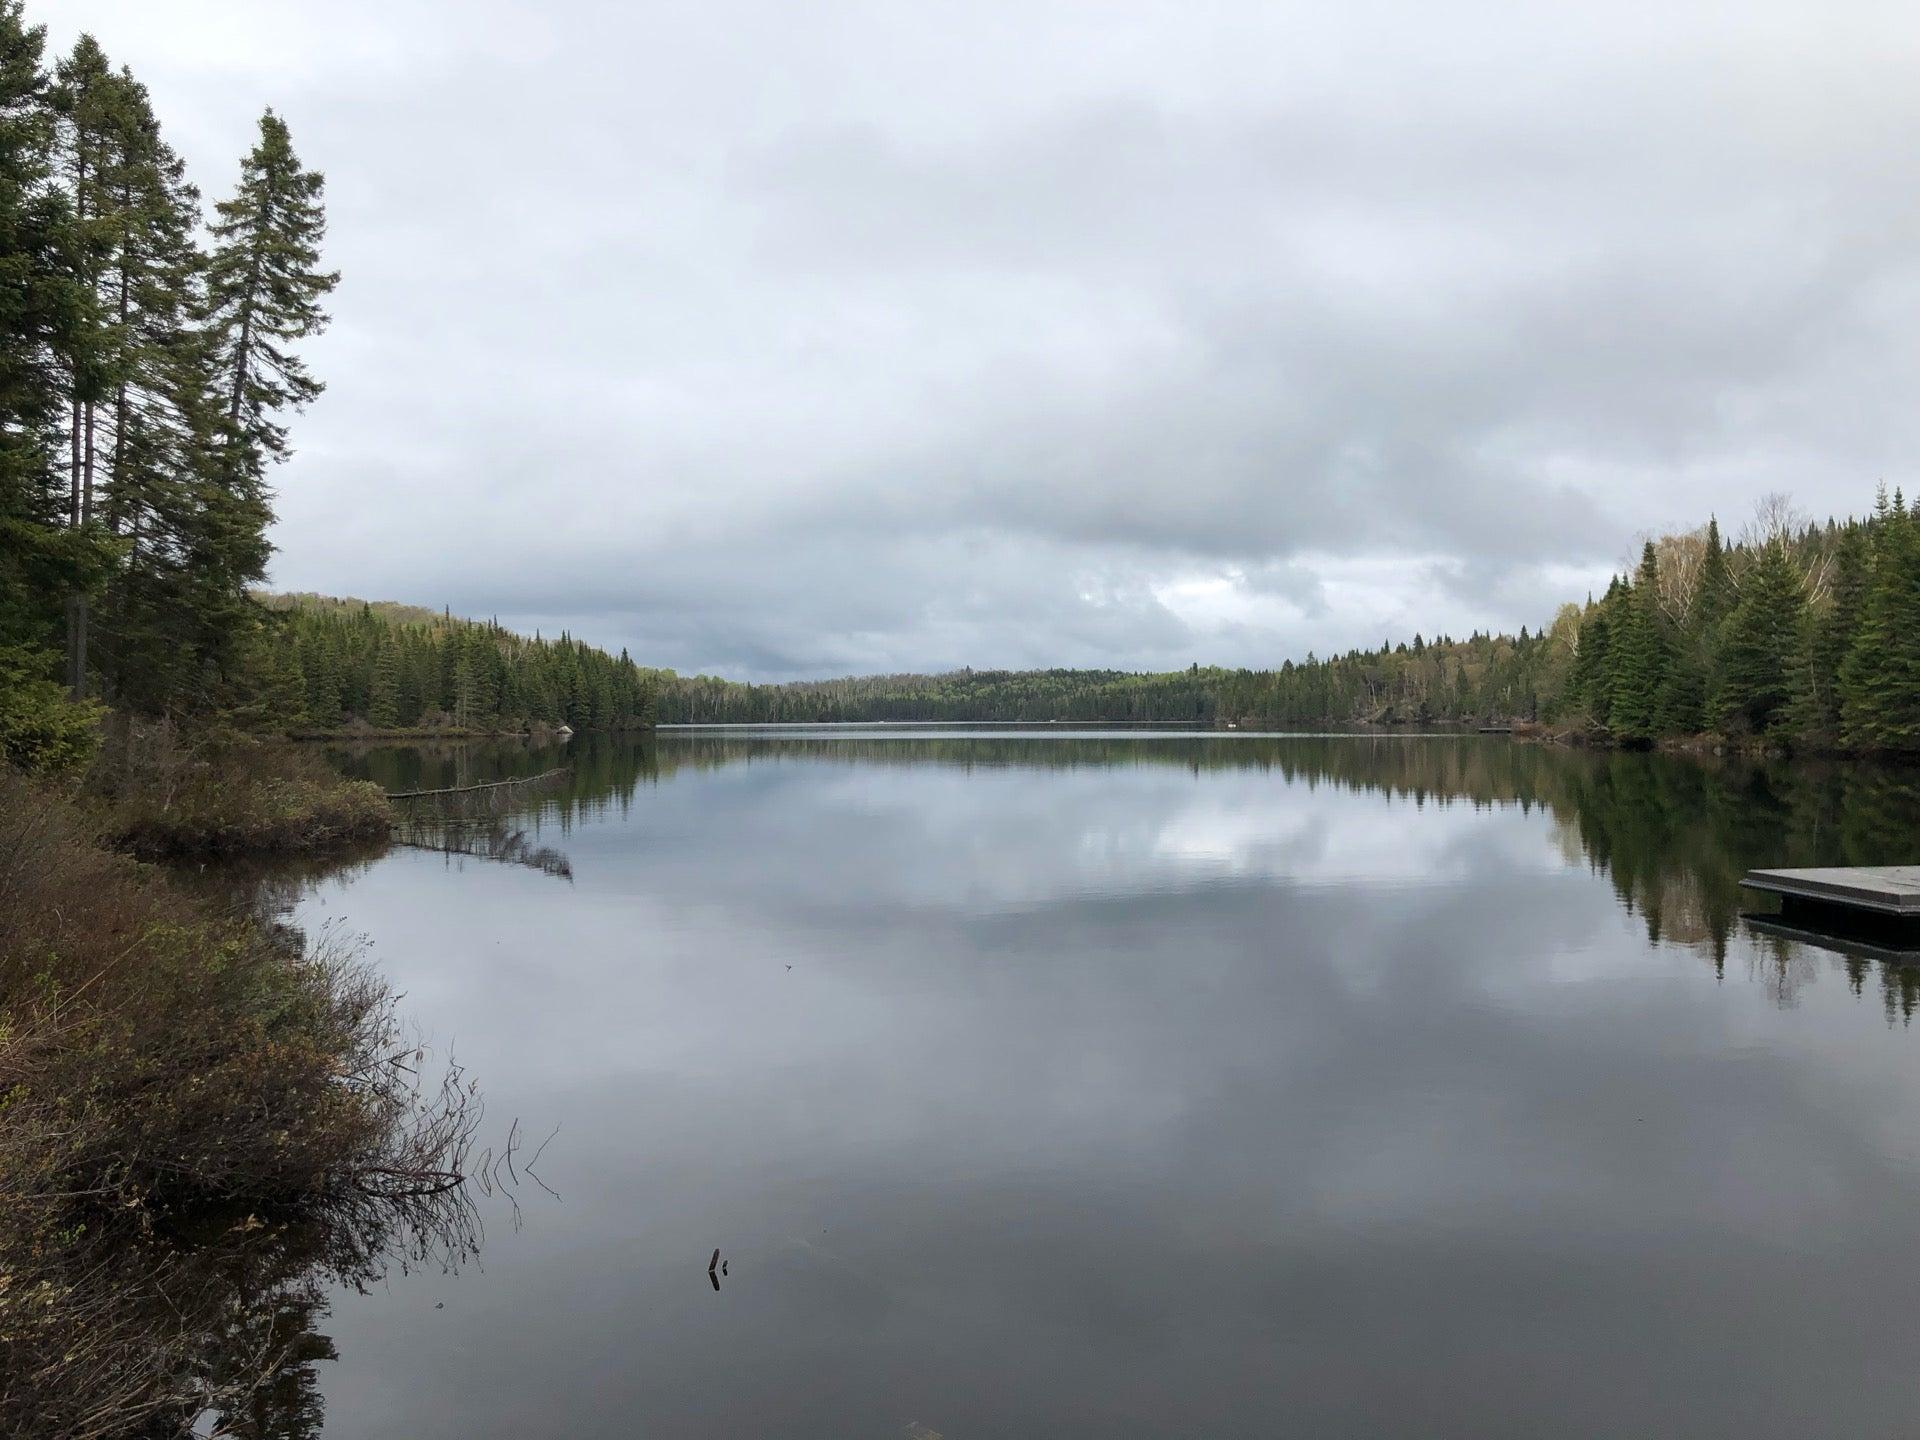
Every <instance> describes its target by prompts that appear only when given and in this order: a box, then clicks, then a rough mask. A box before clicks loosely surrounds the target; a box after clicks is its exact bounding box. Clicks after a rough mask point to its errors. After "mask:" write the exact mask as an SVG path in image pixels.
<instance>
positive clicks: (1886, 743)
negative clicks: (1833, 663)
mask: <svg viewBox="0 0 1920 1440" xmlns="http://www.w3.org/2000/svg"><path fill="white" fill-rule="evenodd" d="M1916 530H1920V519H1916V517H1915V516H1913V515H1911V514H1909V513H1908V511H1907V508H1906V505H1905V503H1904V501H1901V500H1899V499H1896V501H1895V503H1894V504H1892V505H1891V506H1889V505H1888V504H1887V503H1886V500H1885V497H1884V496H1882V497H1881V505H1880V509H1879V512H1878V514H1877V515H1876V518H1875V524H1874V527H1873V541H1872V550H1871V558H1870V561H1869V564H1870V567H1871V568H1870V572H1869V579H1868V582H1867V592H1866V596H1865V600H1864V603H1863V604H1862V606H1861V614H1860V623H1859V625H1858V628H1857V630H1856V633H1855V635H1854V639H1853V643H1852V644H1851V645H1850V646H1849V647H1848V650H1847V656H1846V660H1845V661H1844V662H1843V664H1842V665H1841V669H1840V722H1841V735H1842V738H1843V739H1844V740H1845V741H1846V743H1847V744H1849V745H1854V746H1862V747H1872V748H1879V749H1893V750H1913V749H1920V535H1916V533H1915V532H1916Z"/></svg>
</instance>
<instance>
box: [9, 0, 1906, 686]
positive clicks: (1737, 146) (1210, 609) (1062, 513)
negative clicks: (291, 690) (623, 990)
mask: <svg viewBox="0 0 1920 1440" xmlns="http://www.w3.org/2000/svg"><path fill="white" fill-rule="evenodd" d="M162 12H164V13H162ZM36 18H40V19H44V20H46V21H48V22H49V23H50V25H51V26H52V29H53V31H54V38H55V42H56V44H59V45H62V46H64V45H65V44H66V43H69V42H70V41H71V39H72V37H73V35H74V34H76V33H77V32H78V31H79V30H80V29H82V28H88V29H92V30H94V31H95V32H96V33H97V34H98V36H99V37H100V39H101V41H102V43H103V44H104V45H105V46H106V47H107V50H108V52H109V54H110V55H111V56H112V57H113V58H114V59H115V60H117V61H122V62H125V63H127V64H130V65H131V66H132V67H133V68H134V70H135V71H136V73H138V74H139V75H140V76H141V77H142V78H144V79H145V80H146V81H147V82H148V84H149V86H150V87H151V88H152V89H153V91H154V93H155V99H156V103H157V104H158V106H159V109H160V112H161V114H162V116H163V117H164V118H165V119H166V121H167V122H168V124H169V126H170V128H171V130H172V133H173V134H174V136H175V140H176V143H177V144H179V145H180V147H181V148H182V149H183V150H185V151H186V153H187V154H188V156H189V158H190V160H191V162H192V163H193V168H194V172H195V175H196V177H197V178H198V179H199V181H200V183H201V184H202V185H203V187H204V188H206V189H207V190H208V191H210V192H213V193H219V192H221V191H222V190H223V189H224V187H225V186H226V185H228V184H230V183H231V177H232V174H233V167H234V161H235V159H236V157H237V156H238V154H239V152H240V151H241V149H243V148H244V146H245V145H246V143H247V141H248V137H249V132H250V127H251V125H252V122H253V119H254V116H255V115H256V114H257V112H258V110H259V108H260V107H262V106H263V105H266V104H273V105H274V106H275V107H276V108H278V109H280V110H281V111H282V112H283V113H284V114H285V115H286V116H287V117H288V119H289V121H290V123H291V124H292V125H293V127H294V134H295V139H296V143H297V145H298V146H299V148H300V149H301V151H302V154H303V156H304V157H305V158H306V159H307V160H308V161H309V162H310V163H313V164H316V165H318V166H320V167H321V168H323V169H324V170H326V172H327V174H328V177H329V194H330V202H331V214H332V226H333V229H332V240H331V256H330V258H331V261H332V263H334V264H337V265H338V266H339V267H340V268H341V269H342V270H343V271H344V273H345V277H346V278H345V280H344V282H343V284H342V286H341V289H340V291H339V293H338V295H337V297H336V303H335V307H334V311H335V316H336V323H335V326H334V329H333V331H332V332H331V333H330V334H329V335H328V336H327V337H326V338H325V339H324V340H323V341H321V342H319V343H318V344H316V345H315V346H314V353H313V359H314V362H315V366H316V368H317V370H318V371H319V372H320V373H321V374H322V375H323V376H325V377H326V378H327V379H328V381H329V390H328V393H327V394H326V396H325V397H324V398H323V399H322V400H321V402H320V403H319V404H318V405H317V406H316V407H315V408H314V410H313V411H312V413H311V414H310V415H309V416H308V417H307V418H306V419H305V420H304V421H303V422H302V423H301V424H300V425H299V427H298V429H297V431H296V441H297V443H298V445H299V447H300V449H299V454H298V456H297V457H296V458H295V460H294V461H293V462H292V463H291V464H290V465H289V466H288V467H286V469H285V470H284V471H283V472H282V473H281V476H280V488H281V500H280V512H281V523H280V525H279V527H278V528H277V530H276V534H275V538H276V540H277V542H278V544H279V546H280V554H279V556H278V558H277V561H276V565H275V574H274V578H275V580H276V582H278V583H280V584H282V585H285V586H288V587H294V588H303V589H307V588H311V589H321V590H329V591H334V592H345V593H354V594H362V595H369V596H382V597H390V598H395V599H406V600H412V601H416V602H420V603H426V604H434V605H438V604H442V603H445V604H451V605H452V606H453V607H454V609H455V610H456V611H465V612H468V613H477V614H498V615H499V616H500V617H501V619H502V620H503V621H508V622H510V623H514V624H518V625H524V626H528V627H532V626H536V625H537V626H542V627H545V628H547V629H550V630H551V629H553V628H558V627H560V626H566V627H569V628H571V629H573V630H574V631H575V632H576V633H579V634H582V635H584V636H586V637H588V638H591V639H593V640H595V641H598V642H600V643H603V644H607V645H610V646H615V647H617V646H619V645H622V644H625V645H628V646H629V647H630V648H631V649H632V650H633V652H634V654H635V655H636V657H637V658H641V659H643V660H647V661H651V662H654V663H660V664H669V665H673V666H675V667H678V668H681V669H708V670H715V671H719V672H722V673H728V674H733V675H738V676H754V677H783V676H796V675H821V674H828V673H839V672H845V671H850V670H876V669H888V670H891V669H909V668H912V669H929V668H942V667H946V666H952V665H961V664H973V665H994V664H1010V665H1039V664H1103V665H1122V666H1154V667H1158V666H1165V665H1184V664H1186V663H1188V662H1189V661H1192V660H1202V661H1220V662H1224V663H1238V664H1271V663H1277V662H1278V661H1279V660H1280V659H1281V658H1284V657H1286V656H1299V655H1302V654H1304V653H1305V652H1306V651H1307V650H1309V649H1317V650H1320V651H1322V652H1325V651H1327V650H1329V649H1338V648H1344V647H1346V646H1348V645H1352V644H1372V643H1377V642H1378V641H1379V640H1380V639H1381V638H1383V637H1387V636H1394V637H1401V636H1405V635H1408V634H1411V632H1412V631H1414V630H1416V629H1420V630H1424V631H1426V632H1428V633H1432V632H1434V631H1436V630H1448V631H1452V632H1456V633H1464V632H1466V631H1467V630H1470V629H1473V628H1476V627H1479V628H1485V627H1490V626H1491V627H1517V626H1519V625H1520V624H1522V623H1532V624H1537V623H1540V622H1541V621H1542V620H1545V619H1547V618H1550V616H1551V613H1552V608H1553V605H1554V604H1555V603H1556V602H1557V601H1558V600H1560V599H1564V598H1568V597H1569V596H1574V595H1577V594H1578V593H1580V592H1581V591H1583V590H1584V589H1585V588H1586V587H1587V586H1588V585H1590V584H1593V583H1595V582H1596V581H1600V582H1604V577H1605V574H1606V573H1607V571H1608V569H1609V568H1611V567H1612V566H1614V565H1615V564H1618V563H1621V562H1622V560H1623V559H1624V557H1625V556H1626V555H1627V554H1628V552H1629V550H1630V549H1631V548H1632V546H1633V544H1634V539H1635V537H1636V536H1637V535H1638V534H1640V533H1642V532H1645V531H1649V530H1658V529H1661V528H1665V527H1672V526H1677V525H1690V524H1692V523H1695V522H1697V521H1698V520H1699V519H1700V518H1701V517H1703V516H1704V515H1705V513H1706V512H1707V511H1709V510H1717V511H1718V512H1719V513H1721V514H1722V515H1723V516H1730V517H1735V518H1737V517H1739V516H1741V515H1743V514H1744V513H1745V511H1746V510H1747V508H1748V506H1749V505H1750V503H1751V501H1752V499H1753V497H1754V496H1756V495H1758V494H1759V493H1761V492H1763V491H1767V490H1776V489H1786V490H1790V491H1792V492H1793V493H1794V495H1795V496H1796V498H1797V499H1798V500H1799V502H1800V503H1801V504H1802V505H1803V506H1804V507H1805V508H1807V509H1810V510H1813V511H1816V512H1818V513H1822V514H1824V513H1826V512H1828V511H1830V510H1837V511H1842V512H1844V511H1847V510H1850V509H1860V508H1863V507H1864V505H1865V504H1866V503H1868V501H1869V500H1870V498H1871V493H1872V489H1873V486H1874V484H1875V482H1876V481H1878V480H1880V479H1882V478H1884V479H1886V480H1887V481H1888V482H1889V483H1890V484H1897V483H1902V482H1903V481H1910V478H1911V475H1912V472H1913V469H1914V465H1913V457H1914V456H1915V455H1916V453H1920V449H1917V445H1920V418H1917V417H1920V408H1917V407H1916V406H1915V405H1914V404H1913V403H1912V396H1913V394H1914V393H1915V389H1916V381H1920V324H1916V323H1915V322H1916V320H1917V319H1920V315H1916V310H1920V147H1916V146H1914V145H1913V144H1912V140H1911V137H1912V136H1913V135H1915V134H1917V133H1920V90H1916V88H1915V87H1914V86H1913V85H1912V83H1911V76H1912V74H1913V73H1914V67H1915V63H1916V61H1917V60H1920V18H1917V17H1916V16H1915V15H1914V13H1913V12H1912V10H1911V7H1910V6H1905V5H1896V4H1886V5H1877V4H1862V3H1842V4H1839V5H1834V4H1813V3H1792V4H1788V3H1766V0H1760V3H1750V4H1741V5H1733V4H1725V5H1717V4H1700V5H1681V6H1674V5H1671V4H1659V5H1656V4H1645V5H1631V4H1627V5H1622V4H1615V5H1605V6H1602V5H1590V6H1585V7H1580V8H1579V9H1577V10H1576V9H1574V8H1573V7H1559V6H1552V7H1548V6H1540V7H1527V8H1525V9H1516V7H1512V6H1507V5H1493V4H1485V5H1473V4H1466V5H1450V6H1445V7H1433V6H1428V5H1421V4H1417V3H1413V0H1396V3H1385V0H1360V3H1353V4H1345V5H1341V6H1338V7H1329V6H1324V5H1316V4H1274V3H1264V0H1262V3H1256V0H1246V3H1226V0H1215V3H1201V4H1181V5H1172V4H1161V3H1144V0H1139V3H1121V4H1112V5H1097V6H1096V5H1086V4H1080V3H1068V0H1022V3H1018V4H1014V3H1004V4H1002V3H993V0H967V3H958V0H955V3H927V4H916V5H911V6H907V5H892V4H883V3H872V4H864V5H863V4H849V3H826V4H818V5H805V6H796V5H791V4H784V3H778V0H705V3H700V4H693V3H648V4H641V5H629V4H621V3H614V0H551V3H547V4H539V5H536V4H533V3H515V0H467V3H465V4H462V5H459V6H454V5H451V4H446V3H434V0H378V3H375V0H276V3H272V4H261V3H256V0H170V3H169V4H167V5H166V6H155V5H152V4H150V3H145V0H58V3H55V4H51V5H49V4H45V3H43V4H42V5H41V6H39V7H38V13H37V16H36ZM1909 488H1914V487H1913V486H1912V485H1911V484H1909Z"/></svg>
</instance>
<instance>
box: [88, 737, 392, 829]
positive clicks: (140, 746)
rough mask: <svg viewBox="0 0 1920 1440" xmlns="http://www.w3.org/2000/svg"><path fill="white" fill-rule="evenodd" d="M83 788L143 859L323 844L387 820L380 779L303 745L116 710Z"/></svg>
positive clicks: (381, 825) (383, 824)
mask: <svg viewBox="0 0 1920 1440" xmlns="http://www.w3.org/2000/svg"><path fill="white" fill-rule="evenodd" d="M85 789H86V793H87V795H88V796H89V797H90V798H91V799H92V800H93V801H94V803H96V804H97V805H98V806H100V807H101V809H102V810H103V812H104V814H105V816H106V818H105V820H104V821H103V824H102V828H103V833H104V837H105V838H106V839H107V840H108V842H109V843H111V844H113V845H115V846H117V847H119V848H121V849H125V850H127V851H129V852H131V853H133V854H135V855H139V856H142V857H143V858H147V859H165V858H169V857H173V856H180V855H244V854H258V853H261V852H266V851H274V852H284V851H317V850H327V849H332V848H336V847H338V846H341V845H344V844H347V843H349V842H352V841H356V840H365V839H368V838H370V837H373V836H376V835H383V834H385V833H386V832H387V830H388V827H389V826H390V825H391V824H392V822H393V813H392V810H391V808H390V807H389V806H388V804H387V801H386V797H385V795H384V794H383V793H382V792H381V790H380V787H379V786H377V785H374V784H371V783H369V782H367V781H363V780H346V779H343V778H342V777H341V776H340V775H339V774H337V773H336V772H335V771H334V770H332V769H331V768H330V767H329V766H328V765H327V764H326V762H325V760H324V759H322V758H321V757H320V756H319V755H316V754H314V753H312V752H311V751H307V750H302V749H300V748H299V747H298V746H293V745H284V744H276V743H273V742H270V741H261V740H255V739H250V738H248V737H246V736H241V735H236V734H232V733H230V732H229V733H205V734H201V735H199V736H198V737H195V738H191V739H190V738H188V737H186V736H185V735H183V734H182V733H181V732H180V731H178V730H176V729H175V728H174V727H173V726H172V725H170V724H168V723H166V722H164V721H158V722H134V721H129V720H126V719H125V718H123V717H122V718H119V719H117V720H116V722H115V723H114V724H113V725H112V726H110V727H109V730H108V734H107V736H106V741H105V743H104V744H103V746H102V747H101V753H100V755H99V757H98V758H97V759H96V760H95V761H94V763H93V766H92V768H91V769H90V771H89V772H88V774H87V779H86V786H85Z"/></svg>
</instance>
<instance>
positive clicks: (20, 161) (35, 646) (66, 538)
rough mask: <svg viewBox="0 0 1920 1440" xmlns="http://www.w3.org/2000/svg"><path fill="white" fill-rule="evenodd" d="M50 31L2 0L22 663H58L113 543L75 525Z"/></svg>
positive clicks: (3, 507) (12, 642)
mask: <svg viewBox="0 0 1920 1440" xmlns="http://www.w3.org/2000/svg"><path fill="white" fill-rule="evenodd" d="M45 45H46V33H45V31H44V30H43V29H42V28H40V27H37V26H35V27H29V26H28V25H27V24H26V22H25V20H24V19H23V17H22V13H21V7H20V3H19V0H0V650H4V651H7V652H10V653H11V654H12V655H13V657H14V659H13V661H12V662H11V663H12V665H13V666H14V667H15V669H16V671H17V673H23V674H35V675H38V674H41V673H42V672H44V673H45V674H47V675H51V674H52V673H53V670H52V664H51V661H50V660H49V659H48V658H47V657H48V655H49V652H50V651H51V650H53V649H54V648H55V647H57V646H58V645H59V644H60V643H61V639H62V632H63V627H64V625H65V612H66V608H67V605H68V603H69V599H70V597H74V596H82V597H84V596H85V594H86V593H87V592H88V591H89V590H90V589H92V588H93V587H95V586H97V585H98V583H99V582H100V580H101V579H102V577H103V576H104V573H105V562H106V553H105V549H104V547H103V546H102V545H101V544H100V543H99V537H98V535H97V534H94V533H92V532H89V531H83V530H81V529H80V528H79V527H78V526H77V525H72V524H70V523H69V522H70V519H71V518H72V517H71V510H70V495H69V493H68V487H67V484H66V476H65V457H64V454H63V451H64V446H65V442H66V439H67V434H66V428H65V426H64V424H63V419H64V415H65V405H66V402H67V399H68V397H69V396H70V395H71V394H72V393H73V386H74V380H73V372H74V369H75V366H76V363H77V362H76V360H75V354H74V349H75V344H76V340H77V338H78V336H79V333H80V331H81V329H82V325H83V321H84V319H85V315H86V310H85V297H84V292H83V287H82V285H81V270H82V260H83V256H82V253H81V246H80V241H79V236H78V233H77V230H76V227H75V226H74V224H73V214H72V210H71V207H70V206H69V205H68V204H67V200H66V196H65V195H64V193H63V192H62V191H61V189H60V188H59V187H58V186H57V185H56V184H55V182H54V164H55V151H54V143H55V133H54V114H53V111H52V108H51V105H50V103H49V100H50V97H49V94H48V82H47V75H46V72H45V70H44V68H43V56H44V54H45Z"/></svg>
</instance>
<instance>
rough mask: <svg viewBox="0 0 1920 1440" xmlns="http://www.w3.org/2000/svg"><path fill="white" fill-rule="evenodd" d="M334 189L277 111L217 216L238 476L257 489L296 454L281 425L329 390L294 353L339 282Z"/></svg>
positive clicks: (263, 124)
mask: <svg viewBox="0 0 1920 1440" xmlns="http://www.w3.org/2000/svg"><path fill="white" fill-rule="evenodd" d="M325 183H326V182H325V180H324V178H323V177H322V176H321V175H320V173H319V172H318V171H315V170H307V169H304V168H303V167H302V166H301V164H300V160H299V157H298V156H297V155H296V154H295V153H294V149H293V140H292V137H291V135H290V134H289V133H288V131H287V126H286V122H285V121H283V120H282V119H280V117H279V116H277V115H275V114H274V113H273V111H271V110H269V111H267V112H266V114H264V115H262V116H261V117H260V139H259V142H258V143H257V144H256V145H255V146H254V148H253V150H252V151H251V152H250V153H249V154H248V155H247V157H246V159H245V160H244V161H243V162H242V164H241V167H240V186H239V189H238V190H237V191H236V192H235V193H234V195H233V198H232V199H230V200H223V201H222V202H221V203H220V204H219V205H218V206H217V207H216V209H217V211H218V214H219V218H218V219H217V220H215V221H214V223H213V226H212V230H213V236H214V249H213V255H212V258H211V260H210V261H209V264H208V268H207V291H208V304H209V313H210V316H211V320H212V325H213V328H214V330H215V332H216V335H217V337H218V346H219V357H220V386H221V390H222V394H223V401H224V406H225V411H226V423H227V427H228V432H229V440H230V442H231V443H232V444H233V445H234V446H236V447H237V449H238V451H239V454H238V457H237V463H238V467H239V469H240V470H241V471H242V472H243V473H244V474H245V475H247V476H248V477H250V478H251V479H253V480H254V481H255V482H256V483H264V476H265V473H266V467H267V466H268V465H269V464H271V463H273V462H274V461H277V460H280V459H282V458H284V457H285V455H286V453H287V430H286V426H285V425H284V424H283V423H282V421H281V419H280V417H281V416H282V415H283V414H285V413H286V412H288V411H290V410H291V411H297V410H301V409H304V408H305V407H306V406H307V405H308V404H309V403H310V402H311V401H312V400H313V399H314V398H315V397H316V396H318V395H319V394H320V391H321V389H322V388H323V387H322V386H321V384H320V382H319V381H318V380H315V379H314V378H313V377H312V375H310V374H309V373H308V372H307V367H306V365H305V363H304V362H302V360H301V359H300V357H299V355H298V354H297V353H295V351H294V349H293V348H292V347H293V346H294V345H295V343H296V342H298V341H301V340H305V339H308V338H310V337H312V336H314V335H318V334H319V333H320V332H321V331H322V330H323V329H325V328H326V324H327V315H326V312H325V311H324V310H323V309H321V303H322V302H323V301H324V300H325V299H326V297H327V295H328V293H329V292H331V291H332V289H333V287H334V286H335V285H336V284H337V283H339V279H340V277H339V275H338V274H337V273H331V272H327V271H323V270H321V269H320V242H321V241H322V239H324V238H325V235H326V212H325V209H324V208H323V205H322V201H321V194H322V191H323V190H324V188H325Z"/></svg>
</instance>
